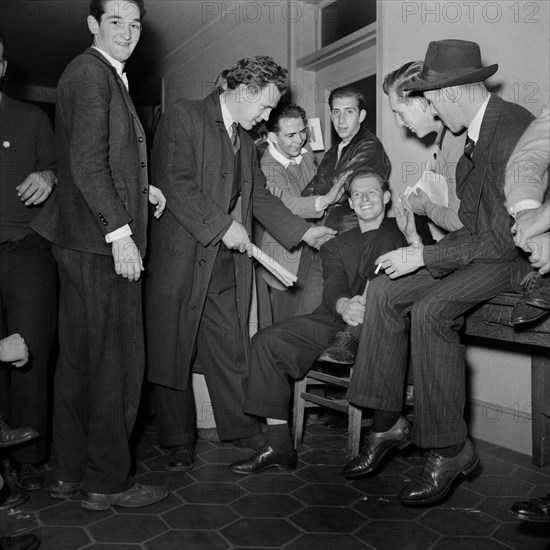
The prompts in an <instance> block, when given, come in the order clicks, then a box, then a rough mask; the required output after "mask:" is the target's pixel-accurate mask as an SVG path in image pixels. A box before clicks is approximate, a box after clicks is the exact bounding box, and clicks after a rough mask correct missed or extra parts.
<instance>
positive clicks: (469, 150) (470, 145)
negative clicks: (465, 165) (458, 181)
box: [464, 136, 476, 160]
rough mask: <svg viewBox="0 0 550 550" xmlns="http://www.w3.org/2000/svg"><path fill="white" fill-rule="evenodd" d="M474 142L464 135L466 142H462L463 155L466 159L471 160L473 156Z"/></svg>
mask: <svg viewBox="0 0 550 550" xmlns="http://www.w3.org/2000/svg"><path fill="white" fill-rule="evenodd" d="M475 144H476V142H475V141H474V140H473V139H472V138H471V137H470V136H466V143H465V144H464V155H465V156H466V158H467V159H468V160H472V157H473V156H474V147H475Z"/></svg>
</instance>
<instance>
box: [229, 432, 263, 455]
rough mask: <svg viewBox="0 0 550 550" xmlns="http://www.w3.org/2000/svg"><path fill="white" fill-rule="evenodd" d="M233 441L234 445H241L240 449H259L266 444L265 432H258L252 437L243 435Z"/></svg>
mask: <svg viewBox="0 0 550 550" xmlns="http://www.w3.org/2000/svg"><path fill="white" fill-rule="evenodd" d="M231 443H232V444H233V446H234V447H239V448H240V449H252V450H253V451H257V450H258V449H259V448H260V447H262V446H263V444H264V436H263V434H256V435H252V436H250V437H241V438H240V439H233V440H232V441H231Z"/></svg>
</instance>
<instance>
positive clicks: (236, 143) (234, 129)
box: [231, 122, 241, 155]
mask: <svg viewBox="0 0 550 550" xmlns="http://www.w3.org/2000/svg"><path fill="white" fill-rule="evenodd" d="M231 145H232V146H233V153H234V154H235V155H236V154H237V153H238V152H239V149H240V148H241V140H240V138H239V125H238V124H237V123H236V122H234V123H233V124H232V125H231Z"/></svg>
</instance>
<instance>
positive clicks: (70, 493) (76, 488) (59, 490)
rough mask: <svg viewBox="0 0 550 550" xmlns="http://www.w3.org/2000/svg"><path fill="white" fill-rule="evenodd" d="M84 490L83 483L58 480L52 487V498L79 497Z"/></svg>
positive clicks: (53, 482)
mask: <svg viewBox="0 0 550 550" xmlns="http://www.w3.org/2000/svg"><path fill="white" fill-rule="evenodd" d="M80 489H82V483H79V482H78V481H61V480H60V479H56V480H55V481H52V484H51V486H50V496H51V497H52V498H72V497H77V496H78V495H79V494H80Z"/></svg>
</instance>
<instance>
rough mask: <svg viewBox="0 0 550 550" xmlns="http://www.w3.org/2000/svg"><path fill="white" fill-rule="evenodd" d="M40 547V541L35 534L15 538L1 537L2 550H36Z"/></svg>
mask: <svg viewBox="0 0 550 550" xmlns="http://www.w3.org/2000/svg"><path fill="white" fill-rule="evenodd" d="M39 546H40V539H39V538H38V537H37V536H36V535H35V534H33V533H28V534H26V535H16V536H15V537H0V549H1V550H36V548H38V547H39Z"/></svg>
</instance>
